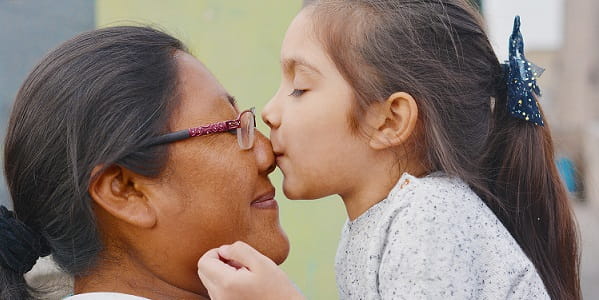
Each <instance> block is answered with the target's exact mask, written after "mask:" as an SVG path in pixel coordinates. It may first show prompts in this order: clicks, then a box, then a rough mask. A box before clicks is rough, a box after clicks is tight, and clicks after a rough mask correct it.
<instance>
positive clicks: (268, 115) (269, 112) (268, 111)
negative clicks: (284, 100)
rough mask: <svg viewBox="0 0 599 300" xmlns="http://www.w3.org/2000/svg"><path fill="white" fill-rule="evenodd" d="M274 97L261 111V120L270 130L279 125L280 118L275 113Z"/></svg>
mask: <svg viewBox="0 0 599 300" xmlns="http://www.w3.org/2000/svg"><path fill="white" fill-rule="evenodd" d="M275 97H276V95H275ZM275 97H273V98H272V99H270V101H268V103H266V106H264V109H262V120H263V121H264V123H266V125H268V127H270V128H271V129H275V128H278V127H279V125H280V124H281V121H280V116H279V115H278V114H277V112H276V103H275Z"/></svg>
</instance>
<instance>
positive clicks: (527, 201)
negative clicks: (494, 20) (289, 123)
mask: <svg viewBox="0 0 599 300" xmlns="http://www.w3.org/2000/svg"><path fill="white" fill-rule="evenodd" d="M306 10H307V12H308V13H309V14H310V16H311V18H312V19H313V21H314V24H315V27H314V30H315V31H314V33H315V37H316V38H317V40H318V41H320V43H321V44H322V46H323V47H324V49H325V51H326V52H327V54H328V55H329V57H330V58H331V60H332V61H333V63H334V64H335V66H336V67H337V69H338V70H339V71H340V73H341V74H342V76H343V77H344V78H345V80H346V81H347V82H348V83H349V84H350V86H352V88H353V93H354V97H355V105H354V107H353V109H352V113H351V116H350V120H351V122H352V128H353V129H354V130H355V129H358V128H359V127H360V116H362V115H363V112H364V111H365V110H366V108H368V107H369V105H371V104H372V103H373V102H375V101H383V100H385V99H387V98H388V97H389V96H390V95H391V94H393V93H394V92H397V91H404V92H407V93H410V94H411V95H412V96H413V97H414V98H415V99H416V101H417V103H418V109H419V113H420V116H421V119H420V124H419V128H421V131H422V132H421V135H422V140H423V142H422V143H421V144H420V145H418V149H419V150H420V152H421V153H423V155H424V159H425V161H426V163H427V167H428V168H429V169H430V171H444V172H445V173H447V174H448V175H451V176H458V177H460V178H462V179H463V180H464V181H466V182H467V183H468V184H469V185H470V187H471V188H472V189H473V190H474V191H475V192H476V193H477V194H478V195H479V196H480V197H481V199H482V200H483V201H484V202H485V203H486V204H487V206H489V208H490V209H491V210H492V211H493V212H494V213H495V214H496V215H497V217H498V218H499V219H500V220H501V222H502V223H503V224H504V225H505V227H506V228H507V229H508V230H509V232H510V233H511V234H512V236H513V237H514V238H515V240H516V241H517V242H518V244H519V245H520V247H521V248H522V250H523V251H524V252H525V253H526V255H527V256H528V257H529V259H530V260H531V261H532V263H533V264H534V265H535V267H536V269H537V271H538V272H539V274H540V276H541V278H542V280H543V282H544V284H545V287H546V289H547V291H548V293H549V295H550V296H551V298H553V299H579V298H580V297H581V296H580V286H579V276H578V264H579V254H578V238H577V230H576V224H575V222H574V219H573V215H572V211H571V207H570V205H569V202H568V201H569V200H568V197H567V194H566V192H565V190H564V187H563V185H562V183H561V181H560V179H559V176H558V173H557V170H556V168H555V165H554V153H553V145H552V141H551V134H550V132H549V126H548V125H547V122H545V126H544V127H541V126H536V125H534V124H532V123H529V122H526V121H523V120H520V119H515V118H513V117H510V116H509V115H508V111H507V88H506V82H505V81H504V79H503V69H502V67H501V65H500V63H499V61H498V59H497V56H496V55H495V53H494V51H493V49H492V47H491V45H490V43H489V40H488V38H487V35H486V33H485V31H484V29H483V25H482V24H483V23H482V20H481V19H482V18H481V17H480V15H479V14H478V12H477V11H476V10H474V9H473V8H472V7H470V6H469V5H468V3H467V2H466V1H465V0H420V1H414V0H322V1H314V2H313V3H310V4H309V5H308V6H307V7H306ZM507 38H508V37H506V41H507Z"/></svg>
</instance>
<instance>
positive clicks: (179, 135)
mask: <svg viewBox="0 0 599 300" xmlns="http://www.w3.org/2000/svg"><path fill="white" fill-rule="evenodd" d="M189 137H190V134H189V130H188V129H184V130H179V131H176V132H171V133H167V134H164V135H161V136H157V137H155V138H153V139H152V143H151V144H150V146H155V145H161V144H167V143H171V142H174V141H179V140H184V139H186V138H189Z"/></svg>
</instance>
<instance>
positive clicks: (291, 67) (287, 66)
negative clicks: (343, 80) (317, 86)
mask: <svg viewBox="0 0 599 300" xmlns="http://www.w3.org/2000/svg"><path fill="white" fill-rule="evenodd" d="M281 66H282V67H283V71H284V72H285V73H287V74H293V73H294V71H295V68H297V67H298V66H302V67H305V68H307V69H309V70H311V71H313V72H314V73H316V74H318V75H322V73H320V71H319V70H318V68H316V67H315V66H314V65H312V64H310V63H309V62H307V61H306V60H305V59H303V58H301V57H290V58H284V59H282V60H281Z"/></svg>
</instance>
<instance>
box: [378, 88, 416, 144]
mask: <svg viewBox="0 0 599 300" xmlns="http://www.w3.org/2000/svg"><path fill="white" fill-rule="evenodd" d="M368 115H369V117H368V118H367V120H368V121H367V122H369V123H370V124H369V125H370V126H371V128H373V131H372V134H371V136H370V147H372V148H373V149H377V150H382V149H386V148H391V147H394V146H397V145H400V144H402V143H405V142H406V141H407V140H408V138H409V137H410V136H411V135H412V134H413V133H414V131H415V128H416V123H417V121H418V105H417V104H416V101H415V100H414V98H413V97H412V95H410V94H408V93H405V92H397V93H394V94H393V95H391V96H389V98H387V100H386V101H385V102H382V103H378V104H375V105H373V106H372V107H371V109H369V111H368Z"/></svg>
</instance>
